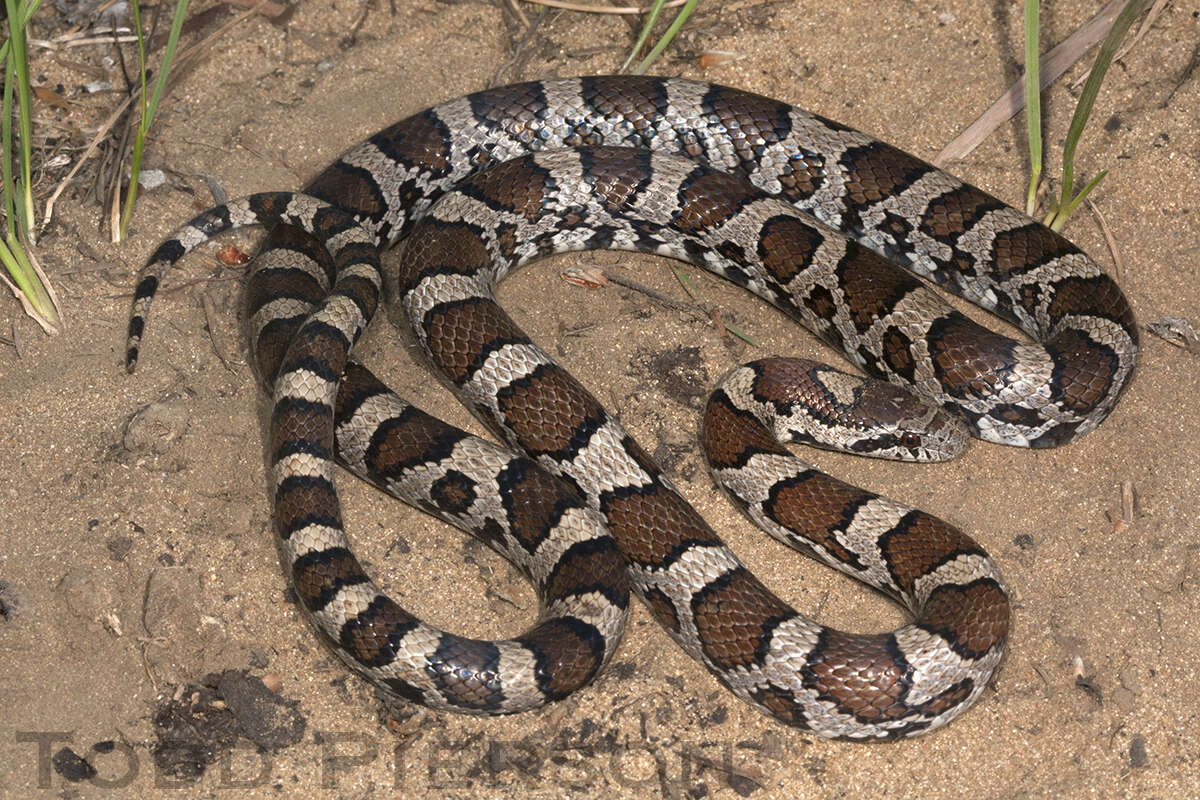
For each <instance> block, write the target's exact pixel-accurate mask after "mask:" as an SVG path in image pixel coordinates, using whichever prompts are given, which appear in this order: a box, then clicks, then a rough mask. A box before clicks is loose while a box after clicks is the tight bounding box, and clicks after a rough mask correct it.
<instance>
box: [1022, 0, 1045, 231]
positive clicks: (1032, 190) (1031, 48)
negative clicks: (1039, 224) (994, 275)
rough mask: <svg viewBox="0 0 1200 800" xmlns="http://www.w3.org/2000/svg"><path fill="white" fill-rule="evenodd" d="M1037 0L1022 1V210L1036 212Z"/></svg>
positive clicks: (1039, 139) (1039, 172)
mask: <svg viewBox="0 0 1200 800" xmlns="http://www.w3.org/2000/svg"><path fill="white" fill-rule="evenodd" d="M1039 49H1040V44H1039V42H1038V0H1025V125H1026V130H1027V132H1028V138H1029V192H1028V194H1027V195H1026V197H1025V213H1026V214H1028V215H1030V216H1033V212H1035V211H1037V192H1038V185H1039V184H1040V183H1041V182H1042V98H1041V83H1042V82H1041V68H1040V66H1039V55H1038V54H1039Z"/></svg>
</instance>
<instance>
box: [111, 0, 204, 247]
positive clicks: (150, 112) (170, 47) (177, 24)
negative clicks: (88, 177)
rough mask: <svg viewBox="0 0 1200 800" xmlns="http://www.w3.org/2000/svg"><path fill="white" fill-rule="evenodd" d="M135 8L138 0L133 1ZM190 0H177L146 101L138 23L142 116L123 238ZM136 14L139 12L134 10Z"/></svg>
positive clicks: (135, 141) (135, 149) (122, 219)
mask: <svg viewBox="0 0 1200 800" xmlns="http://www.w3.org/2000/svg"><path fill="white" fill-rule="evenodd" d="M133 5H134V8H135V9H136V8H137V6H138V3H137V2H136V0H135V1H134V3H133ZM187 8H188V0H176V3H175V16H174V17H173V18H172V20H171V32H170V33H169V34H168V35H167V47H166V49H165V50H164V51H163V58H162V63H161V64H159V66H158V77H157V78H156V79H155V81H154V92H153V93H152V94H151V95H150V100H149V102H147V101H146V60H145V52H144V50H143V49H142V45H141V41H142V34H141V25H140V24H139V25H138V53H139V55H140V58H141V73H142V118H141V121H140V122H139V124H138V132H137V136H136V137H135V138H134V141H133V158H132V161H131V163H130V177H129V187H128V189H127V190H126V193H125V206H124V208H122V209H121V228H120V234H119V236H120V238H121V239H124V238H125V237H126V235H127V234H128V232H129V220H130V219H131V218H132V217H133V207H134V204H135V203H136V202H137V187H138V176H139V175H140V174H141V170H142V152H143V150H144V149H145V146H146V135H147V134H148V133H149V132H150V124H151V122H153V120H154V114H155V112H156V111H157V110H158V101H159V100H161V99H162V96H163V92H164V91H165V90H166V86H167V75H168V74H169V73H170V71H171V62H172V61H173V60H174V58H175V50H176V48H177V47H178V46H179V36H180V33H181V32H182V31H183V23H184V20H185V19H186V18H187ZM135 18H137V19H140V15H139V14H138V13H137V12H136V11H135Z"/></svg>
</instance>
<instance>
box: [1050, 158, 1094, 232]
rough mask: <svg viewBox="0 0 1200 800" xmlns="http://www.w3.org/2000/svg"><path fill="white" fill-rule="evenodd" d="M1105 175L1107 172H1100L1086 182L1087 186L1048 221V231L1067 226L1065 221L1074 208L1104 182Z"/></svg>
mask: <svg viewBox="0 0 1200 800" xmlns="http://www.w3.org/2000/svg"><path fill="white" fill-rule="evenodd" d="M1107 174H1108V170H1106V169H1104V170H1100V174H1099V175H1097V176H1096V177H1094V178H1092V179H1091V180H1090V181H1088V183H1087V186H1084V187H1083V190H1082V191H1080V192H1079V194H1077V195H1075V199H1074V200H1072V201H1071V202H1069V203H1067V204H1066V206H1065V207H1063V208H1062V210H1061V211H1060V212H1059V213H1057V214H1055V215H1054V218H1053V219H1051V220H1050V222H1049V223H1048V225H1049V226H1050V230H1052V231H1061V230H1062V229H1063V226H1064V225H1066V224H1067V220H1068V219H1070V217H1071V215H1072V214H1074V213H1075V207H1076V206H1078V205H1079V204H1080V203H1082V202H1083V198H1085V197H1087V196H1088V194H1089V193H1091V191H1092V189H1095V188H1096V187H1097V186H1099V185H1100V181H1102V180H1104V176H1105V175H1107Z"/></svg>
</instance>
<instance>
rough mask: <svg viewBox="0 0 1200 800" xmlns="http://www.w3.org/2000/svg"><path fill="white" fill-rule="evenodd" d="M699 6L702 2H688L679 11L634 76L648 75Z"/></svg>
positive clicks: (639, 65) (690, 0) (638, 66)
mask: <svg viewBox="0 0 1200 800" xmlns="http://www.w3.org/2000/svg"><path fill="white" fill-rule="evenodd" d="M699 4H700V0H688V2H687V3H685V4H684V6H683V8H681V9H679V13H678V14H676V15H675V19H674V20H672V21H671V25H670V27H668V28H667V30H666V31H665V32H664V33H663V35H662V38H661V39H659V40H658V41H657V42H656V43H655V45H654V49H653V50H651V51H650V52H649V53H648V54H647V55H646V57H645V58H643V59H642V60H641V61H640V62H639V63H638V65H637V68H636V69H634V71H633V74H634V75H644V74H646V70H647V69H649V67H650V65H651V64H653V63H654V62H655V61H656V60H657V59H658V57H659V56H660V55H662V52H663V50H666V49H667V46H668V45H670V44H671V42H672V41H673V40H674V39H675V34H677V33H679V29H680V28H682V27H683V23H685V22H687V18H688V17H690V16H691V15H692V12H693V11H695V10H696V6H697V5H699Z"/></svg>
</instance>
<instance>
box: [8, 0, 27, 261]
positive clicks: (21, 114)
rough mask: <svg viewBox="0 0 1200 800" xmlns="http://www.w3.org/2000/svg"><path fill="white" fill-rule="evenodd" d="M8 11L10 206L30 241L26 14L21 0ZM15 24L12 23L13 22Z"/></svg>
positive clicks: (11, 0) (12, 1) (10, 2)
mask: <svg viewBox="0 0 1200 800" xmlns="http://www.w3.org/2000/svg"><path fill="white" fill-rule="evenodd" d="M5 8H6V10H7V11H8V19H9V20H10V25H9V29H8V31H9V39H8V44H9V51H8V56H9V57H8V59H7V61H6V63H7V64H9V65H11V67H12V69H11V70H9V69H7V68H6V69H5V84H6V88H7V84H8V82H9V81H10V80H11V81H13V88H14V89H15V92H16V96H17V109H18V114H17V126H18V130H17V139H16V144H17V152H18V156H19V157H18V163H17V169H18V170H19V171H20V175H19V177H17V178H16V179H15V181H14V186H13V189H14V191H15V192H16V195H15V197H14V200H13V204H14V206H15V208H16V211H17V214H16V221H17V223H18V228H19V230H20V231H21V235H22V236H23V237H25V238H27V239H28V240H29V241H33V231H32V225H33V177H32V172H33V145H32V139H33V102H32V99H31V94H30V90H29V61H28V52H27V51H26V48H25V24H26V23H27V22H28V20H29V16H30V12H29V11H28V9H27V8H26V5H25V3H24V2H22V0H5ZM14 21H15V22H14Z"/></svg>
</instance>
